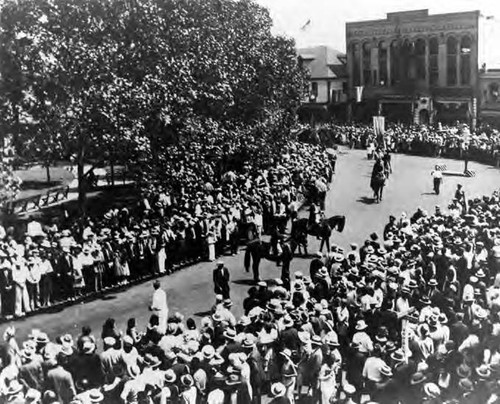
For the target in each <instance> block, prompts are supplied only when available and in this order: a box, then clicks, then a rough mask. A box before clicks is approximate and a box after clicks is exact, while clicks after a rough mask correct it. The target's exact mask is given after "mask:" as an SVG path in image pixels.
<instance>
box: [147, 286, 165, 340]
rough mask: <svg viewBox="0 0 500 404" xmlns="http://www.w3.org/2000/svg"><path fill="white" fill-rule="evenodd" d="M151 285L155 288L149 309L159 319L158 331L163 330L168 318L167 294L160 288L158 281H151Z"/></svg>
mask: <svg viewBox="0 0 500 404" xmlns="http://www.w3.org/2000/svg"><path fill="white" fill-rule="evenodd" d="M153 287H154V289H155V291H154V293H153V298H152V301H151V306H149V309H150V310H151V311H153V312H155V314H157V315H158V319H159V321H160V324H159V327H158V328H159V331H160V332H165V331H166V329H167V320H168V304H167V294H166V293H165V291H164V290H162V289H161V284H160V281H155V282H154V283H153Z"/></svg>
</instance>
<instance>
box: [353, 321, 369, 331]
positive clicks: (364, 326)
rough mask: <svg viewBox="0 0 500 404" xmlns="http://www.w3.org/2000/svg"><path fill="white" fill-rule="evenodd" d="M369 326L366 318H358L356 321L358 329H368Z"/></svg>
mask: <svg viewBox="0 0 500 404" xmlns="http://www.w3.org/2000/svg"><path fill="white" fill-rule="evenodd" d="M367 328H368V325H367V324H366V322H365V320H358V322H357V323H356V327H355V329H356V330H358V331H362V330H366V329H367Z"/></svg>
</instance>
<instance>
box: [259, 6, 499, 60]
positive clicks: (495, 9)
mask: <svg viewBox="0 0 500 404" xmlns="http://www.w3.org/2000/svg"><path fill="white" fill-rule="evenodd" d="M256 1H257V2H258V3H259V4H261V5H263V6H264V7H266V8H268V9H269V11H270V14H271V17H272V19H273V22H274V32H275V33H276V34H281V35H285V36H288V37H292V38H294V39H295V41H296V43H297V47H299V48H302V47H308V46H314V45H328V46H331V47H332V48H335V49H338V50H340V51H342V52H344V51H345V23H346V22H350V21H362V20H373V19H384V18H385V17H386V13H388V12H394V11H405V10H416V9H426V8H427V9H429V13H430V14H440V13H449V12H458V11H472V10H480V11H481V13H482V14H483V15H484V16H493V19H488V20H484V23H485V28H484V32H485V35H484V40H483V43H481V44H480V46H479V59H480V62H483V61H484V62H486V64H487V67H488V68H492V67H496V68H500V0H419V1H418V2H416V1H415V0H256ZM308 20H310V21H311V23H310V24H308V26H307V28H305V29H304V30H301V27H302V26H304V24H306V22H307V21H308ZM481 40H482V38H480V41H481Z"/></svg>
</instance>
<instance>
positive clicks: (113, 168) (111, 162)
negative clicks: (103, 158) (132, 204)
mask: <svg viewBox="0 0 500 404" xmlns="http://www.w3.org/2000/svg"><path fill="white" fill-rule="evenodd" d="M109 166H110V170H111V186H112V187H114V186H115V163H114V161H113V159H110V160H109Z"/></svg>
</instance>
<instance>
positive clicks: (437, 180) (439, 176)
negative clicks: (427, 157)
mask: <svg viewBox="0 0 500 404" xmlns="http://www.w3.org/2000/svg"><path fill="white" fill-rule="evenodd" d="M438 168H439V166H438V165H436V166H435V167H434V171H433V172H432V173H431V175H432V181H433V182H434V192H435V193H436V195H439V188H440V187H441V184H442V183H443V173H442V171H441V170H439V169H438Z"/></svg>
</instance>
